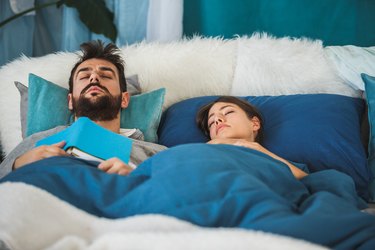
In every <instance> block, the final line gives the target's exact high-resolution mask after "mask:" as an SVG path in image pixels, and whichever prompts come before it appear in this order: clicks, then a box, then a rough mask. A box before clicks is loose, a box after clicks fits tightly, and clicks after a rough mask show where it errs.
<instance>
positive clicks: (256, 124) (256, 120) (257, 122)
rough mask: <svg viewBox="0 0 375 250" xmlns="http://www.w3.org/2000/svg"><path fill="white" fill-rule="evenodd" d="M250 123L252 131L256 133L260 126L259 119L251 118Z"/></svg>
mask: <svg viewBox="0 0 375 250" xmlns="http://www.w3.org/2000/svg"><path fill="white" fill-rule="evenodd" d="M251 122H252V123H253V131H254V132H258V130H259V129H260V126H261V125H260V120H259V118H258V117H257V116H254V117H253V118H251Z"/></svg>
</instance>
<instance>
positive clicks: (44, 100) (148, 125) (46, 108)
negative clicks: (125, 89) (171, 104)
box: [26, 74, 165, 142]
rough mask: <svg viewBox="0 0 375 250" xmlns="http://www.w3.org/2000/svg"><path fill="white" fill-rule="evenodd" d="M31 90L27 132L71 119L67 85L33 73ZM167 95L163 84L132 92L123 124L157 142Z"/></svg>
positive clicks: (125, 110)
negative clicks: (137, 92) (160, 86)
mask: <svg viewBox="0 0 375 250" xmlns="http://www.w3.org/2000/svg"><path fill="white" fill-rule="evenodd" d="M28 91H29V93H28V111H27V132H26V134H27V136H29V135H32V134H34V133H36V132H39V131H43V130H47V129H50V128H54V127H56V126H59V125H68V124H69V123H70V122H71V121H72V115H71V112H70V111H69V109H68V100H67V95H68V90H67V89H65V88H63V87H60V86H58V85H56V84H54V83H52V82H50V81H47V80H45V79H43V78H41V77H39V76H36V75H33V74H30V75H29V90H28ZM164 95H165V89H164V88H161V89H158V90H155V91H151V92H148V93H144V94H140V95H136V96H132V97H131V99H130V103H129V106H128V107H127V108H126V109H123V110H122V111H121V127H122V128H138V129H140V130H141V131H142V132H143V134H144V136H145V140H146V141H150V142H157V140H158V137H157V128H158V126H159V122H160V118H161V113H162V106H163V102H164Z"/></svg>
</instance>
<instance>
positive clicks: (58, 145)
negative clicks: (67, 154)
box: [51, 141, 66, 148]
mask: <svg viewBox="0 0 375 250" xmlns="http://www.w3.org/2000/svg"><path fill="white" fill-rule="evenodd" d="M65 144H66V142H65V141H61V142H58V143H55V144H52V145H51V146H57V147H59V148H62V147H64V146H65Z"/></svg>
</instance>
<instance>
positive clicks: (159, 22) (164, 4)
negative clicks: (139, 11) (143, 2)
mask: <svg viewBox="0 0 375 250" xmlns="http://www.w3.org/2000/svg"><path fill="white" fill-rule="evenodd" d="M183 4H184V1H183V0H150V6H149V9H148V20H147V35H146V39H147V41H160V42H169V41H173V40H178V39H180V38H181V37H182V18H183Z"/></svg>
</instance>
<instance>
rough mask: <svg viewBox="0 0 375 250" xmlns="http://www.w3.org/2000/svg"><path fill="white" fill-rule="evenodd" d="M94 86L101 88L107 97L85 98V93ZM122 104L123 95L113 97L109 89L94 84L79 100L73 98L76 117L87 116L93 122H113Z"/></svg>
mask: <svg viewBox="0 0 375 250" xmlns="http://www.w3.org/2000/svg"><path fill="white" fill-rule="evenodd" d="M92 86H97V87H99V88H101V89H102V90H103V91H105V93H106V95H102V94H101V95H97V96H91V97H89V98H87V97H85V95H84V94H85V92H86V91H87V90H88V89H89V88H90V87H92ZM121 102H122V97H121V95H118V96H113V95H111V94H110V93H109V91H108V89H107V88H105V87H104V86H100V85H99V84H95V83H94V84H90V85H88V86H86V87H85V88H84V89H83V90H82V92H81V94H80V96H79V97H78V98H73V112H74V113H75V116H76V117H81V116H86V117H88V118H90V119H91V120H93V121H111V120H113V119H115V118H116V117H117V115H118V113H119V111H120V109H121Z"/></svg>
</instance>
